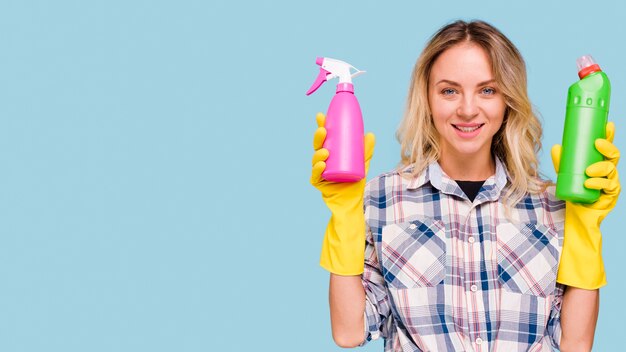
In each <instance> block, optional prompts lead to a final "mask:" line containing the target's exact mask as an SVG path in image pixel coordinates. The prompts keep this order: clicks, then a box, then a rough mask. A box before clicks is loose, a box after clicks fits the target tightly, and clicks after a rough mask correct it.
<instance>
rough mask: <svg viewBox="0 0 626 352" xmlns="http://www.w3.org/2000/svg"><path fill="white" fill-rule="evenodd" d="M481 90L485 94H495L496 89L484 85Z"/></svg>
mask: <svg viewBox="0 0 626 352" xmlns="http://www.w3.org/2000/svg"><path fill="white" fill-rule="evenodd" d="M482 92H483V94H487V95H493V94H496V90H495V89H493V88H491V87H486V88H483V91H482Z"/></svg>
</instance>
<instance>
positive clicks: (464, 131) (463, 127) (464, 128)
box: [452, 123, 485, 138]
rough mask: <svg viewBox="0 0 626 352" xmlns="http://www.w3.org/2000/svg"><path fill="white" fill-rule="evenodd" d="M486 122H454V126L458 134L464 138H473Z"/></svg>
mask: <svg viewBox="0 0 626 352" xmlns="http://www.w3.org/2000/svg"><path fill="white" fill-rule="evenodd" d="M484 125H485V124H484V123H478V124H452V127H454V129H455V130H456V132H457V134H458V135H459V136H461V137H464V138H471V137H474V136H476V135H477V134H478V133H480V129H481V127H483V126H484Z"/></svg>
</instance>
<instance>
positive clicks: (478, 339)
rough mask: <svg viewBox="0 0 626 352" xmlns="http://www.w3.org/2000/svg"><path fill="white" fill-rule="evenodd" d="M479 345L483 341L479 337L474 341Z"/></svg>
mask: <svg viewBox="0 0 626 352" xmlns="http://www.w3.org/2000/svg"><path fill="white" fill-rule="evenodd" d="M481 343H483V339H481V338H480V337H479V338H477V339H476V344H478V345H480V344H481Z"/></svg>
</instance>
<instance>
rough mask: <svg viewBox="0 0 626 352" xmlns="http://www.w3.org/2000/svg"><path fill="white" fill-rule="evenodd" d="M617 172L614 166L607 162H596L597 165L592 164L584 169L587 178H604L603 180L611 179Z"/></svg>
mask: <svg viewBox="0 0 626 352" xmlns="http://www.w3.org/2000/svg"><path fill="white" fill-rule="evenodd" d="M616 172H617V169H616V168H615V164H613V163H612V162H610V161H608V160H604V161H598V162H597V163H593V164H591V165H589V166H588V167H587V168H586V169H585V173H586V174H587V176H589V177H605V178H613V177H612V176H613V174H614V173H616Z"/></svg>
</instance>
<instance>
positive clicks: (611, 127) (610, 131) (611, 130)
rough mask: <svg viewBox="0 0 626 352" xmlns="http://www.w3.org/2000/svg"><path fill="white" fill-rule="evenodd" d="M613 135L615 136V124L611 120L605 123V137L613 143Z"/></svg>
mask: <svg viewBox="0 0 626 352" xmlns="http://www.w3.org/2000/svg"><path fill="white" fill-rule="evenodd" d="M613 137H615V124H614V123H613V121H611V122H608V123H607V124H606V139H607V140H608V141H609V142H611V143H613Z"/></svg>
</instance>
